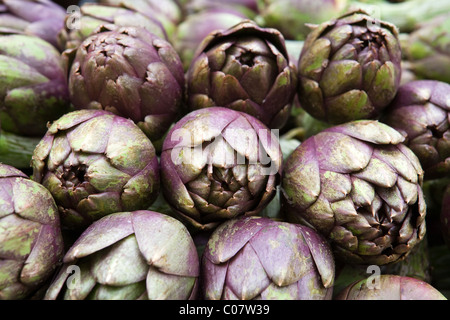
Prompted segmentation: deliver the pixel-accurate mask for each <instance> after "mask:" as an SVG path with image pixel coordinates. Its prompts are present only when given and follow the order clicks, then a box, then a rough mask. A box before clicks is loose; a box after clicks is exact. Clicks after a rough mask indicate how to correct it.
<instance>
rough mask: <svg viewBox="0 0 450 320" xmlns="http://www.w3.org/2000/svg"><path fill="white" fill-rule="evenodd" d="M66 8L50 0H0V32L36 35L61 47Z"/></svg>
mask: <svg viewBox="0 0 450 320" xmlns="http://www.w3.org/2000/svg"><path fill="white" fill-rule="evenodd" d="M65 18H66V10H64V9H63V8H62V7H61V6H60V5H58V4H56V3H55V2H53V1H51V0H0V33H2V34H26V35H32V36H37V37H39V38H42V39H43V40H45V41H47V42H49V43H51V44H52V45H53V46H55V47H56V48H58V49H60V50H61V49H62V47H60V46H59V43H58V34H59V32H61V30H62V29H63V28H64V20H65Z"/></svg>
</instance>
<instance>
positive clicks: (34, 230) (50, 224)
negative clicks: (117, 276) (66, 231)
mask: <svg viewBox="0 0 450 320" xmlns="http://www.w3.org/2000/svg"><path fill="white" fill-rule="evenodd" d="M63 248H64V246H63V241H62V235H61V229H60V220H59V215H58V209H57V207H56V204H55V201H54V200H53V198H52V196H51V194H50V192H49V191H48V190H47V189H45V188H44V187H43V186H42V185H40V184H38V183H36V182H34V181H32V180H30V179H29V178H28V177H27V176H26V175H25V174H24V173H22V172H21V171H19V170H17V169H15V168H13V167H10V166H7V165H4V164H0V300H22V299H27V298H28V297H29V296H30V295H32V294H33V293H34V292H35V291H36V290H38V289H40V288H41V286H43V285H44V283H45V282H46V281H47V280H50V277H51V276H52V275H53V272H54V271H55V270H56V267H57V266H58V263H59V262H60V260H61V259H62V258H63V254H64V252H63Z"/></svg>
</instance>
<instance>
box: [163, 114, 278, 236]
mask: <svg viewBox="0 0 450 320" xmlns="http://www.w3.org/2000/svg"><path fill="white" fill-rule="evenodd" d="M282 161H283V155H282V152H281V148H280V145H279V141H278V138H277V136H276V134H275V133H272V132H270V131H269V129H268V128H267V127H266V126H264V124H262V123H261V122H260V121H258V120H257V119H256V118H254V117H252V116H250V115H248V114H246V113H244V112H239V111H234V110H230V109H227V108H221V107H212V108H206V109H201V110H197V111H193V112H191V113H190V114H188V115H186V116H185V117H184V118H183V119H181V120H180V121H179V122H178V123H177V124H176V125H175V126H174V127H173V128H172V129H171V130H170V132H169V134H168V135H167V137H166V139H165V140H164V145H163V150H162V154H161V183H162V191H163V194H164V197H165V198H166V200H167V202H168V204H169V205H170V206H171V207H172V208H173V211H174V214H175V215H176V217H177V218H179V219H180V220H181V221H183V222H184V223H186V225H187V226H188V227H190V229H191V230H192V231H198V230H213V229H214V228H216V227H217V226H218V225H219V224H220V223H222V222H223V221H225V220H229V219H232V218H236V217H238V216H241V215H247V216H251V215H257V214H258V213H259V212H261V210H263V209H264V208H265V207H266V206H267V205H268V204H269V203H270V201H271V200H272V199H273V198H274V196H275V194H276V189H277V186H278V185H279V182H280V176H281V171H282Z"/></svg>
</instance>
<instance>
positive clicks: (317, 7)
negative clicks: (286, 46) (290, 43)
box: [257, 0, 349, 40]
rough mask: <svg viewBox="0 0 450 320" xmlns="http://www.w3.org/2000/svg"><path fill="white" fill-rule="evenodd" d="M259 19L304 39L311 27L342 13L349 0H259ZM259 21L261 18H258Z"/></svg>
mask: <svg viewBox="0 0 450 320" xmlns="http://www.w3.org/2000/svg"><path fill="white" fill-rule="evenodd" d="M257 2H258V8H259V17H258V18H259V19H260V20H261V24H262V25H264V26H266V27H271V28H275V29H278V30H280V31H281V33H282V34H283V35H284V36H285V37H286V39H290V40H304V39H305V38H306V36H307V35H308V34H309V32H310V31H311V29H310V28H309V25H310V24H319V23H323V22H325V21H328V20H330V19H333V18H335V17H336V16H337V15H340V14H341V13H342V12H343V11H344V9H345V8H346V7H347V3H348V2H349V1H348V0H319V1H317V0H257ZM257 21H259V20H257Z"/></svg>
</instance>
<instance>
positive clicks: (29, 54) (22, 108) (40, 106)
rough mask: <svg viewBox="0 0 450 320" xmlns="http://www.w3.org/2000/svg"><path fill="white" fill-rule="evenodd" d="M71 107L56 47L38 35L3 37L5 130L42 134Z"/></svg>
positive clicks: (0, 118)
mask: <svg viewBox="0 0 450 320" xmlns="http://www.w3.org/2000/svg"><path fill="white" fill-rule="evenodd" d="M19 2H20V1H19ZM69 108H70V103H69V91H68V88H67V80H66V74H65V72H64V67H63V63H62V59H61V56H60V53H59V52H58V51H57V50H56V48H55V47H53V46H52V45H51V44H50V43H48V42H46V41H44V40H42V39H40V38H38V37H35V36H28V35H5V36H0V122H1V129H2V130H4V131H7V132H10V133H14V134H18V135H21V136H28V137H36V136H38V137H42V136H43V135H44V134H45V132H46V131H47V123H48V122H49V121H53V120H56V119H58V118H59V117H61V116H62V115H63V114H65V113H67V112H68V110H69Z"/></svg>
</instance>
